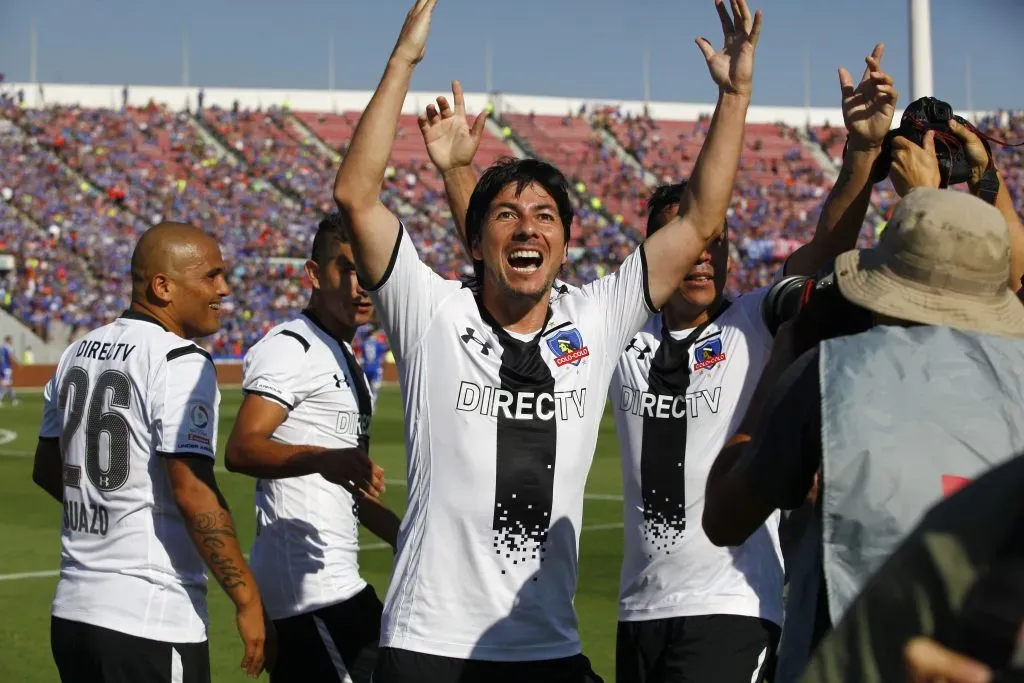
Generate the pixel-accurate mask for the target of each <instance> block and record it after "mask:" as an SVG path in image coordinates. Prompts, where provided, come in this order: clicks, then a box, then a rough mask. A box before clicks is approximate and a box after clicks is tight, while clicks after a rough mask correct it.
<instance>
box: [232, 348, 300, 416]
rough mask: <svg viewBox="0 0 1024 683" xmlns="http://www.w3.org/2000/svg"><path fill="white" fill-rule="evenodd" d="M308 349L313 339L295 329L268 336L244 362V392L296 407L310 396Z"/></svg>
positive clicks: (291, 407)
mask: <svg viewBox="0 0 1024 683" xmlns="http://www.w3.org/2000/svg"><path fill="white" fill-rule="evenodd" d="M308 349H309V342H308V341H306V340H305V339H304V338H303V337H302V335H300V334H299V333H297V332H293V331H292V330H283V331H281V332H278V333H276V334H275V335H274V336H272V337H269V338H267V339H264V340H263V341H261V342H260V343H259V344H257V345H256V346H254V347H252V349H250V351H249V353H247V354H246V355H245V360H244V361H242V391H243V392H244V393H246V394H253V395H256V396H261V397H263V398H265V399H268V400H271V401H275V402H277V403H280V404H281V405H282V406H284V407H285V408H287V409H288V410H294V409H295V406H297V405H298V404H299V403H301V402H302V401H303V400H305V399H306V397H307V396H308V395H309V388H308V387H307V386H306V384H307V383H306V382H305V381H304V380H305V378H306V368H307V367H308V364H307V361H306V354H307V353H308Z"/></svg>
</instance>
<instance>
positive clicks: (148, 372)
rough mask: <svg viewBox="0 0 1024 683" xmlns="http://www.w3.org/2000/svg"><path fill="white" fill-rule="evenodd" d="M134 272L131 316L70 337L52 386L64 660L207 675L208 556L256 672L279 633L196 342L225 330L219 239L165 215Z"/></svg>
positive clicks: (50, 457)
mask: <svg viewBox="0 0 1024 683" xmlns="http://www.w3.org/2000/svg"><path fill="white" fill-rule="evenodd" d="M131 274H132V303H131V307H130V308H129V310H127V311H125V312H124V313H123V314H122V315H121V317H120V318H118V319H117V320H116V321H115V322H112V323H110V324H108V325H104V326H103V327H100V328H98V329H96V330H93V331H92V332H90V333H89V334H87V335H86V336H85V337H84V338H82V339H81V340H80V341H78V342H76V343H75V344H73V345H72V346H70V347H69V348H68V349H67V350H66V351H65V352H64V355H63V356H62V357H61V359H60V363H59V364H58V366H57V371H56V373H55V374H54V376H53V378H52V379H51V380H50V382H49V383H48V384H47V385H46V387H45V389H44V392H43V398H44V410H43V424H42V427H41V429H40V433H39V445H38V447H37V449H36V455H35V469H34V472H33V479H34V480H35V481H36V483H37V484H39V486H41V487H42V488H43V489H44V490H45V491H46V492H47V493H49V494H50V495H51V496H53V497H54V498H56V499H57V500H58V501H61V502H62V503H63V506H64V525H63V531H62V535H61V570H60V581H59V582H58V583H57V592H56V595H55V596H54V599H53V610H52V620H51V646H52V649H53V657H54V660H55V661H56V663H57V669H58V670H59V672H60V677H61V680H62V681H64V683H73V682H75V681H88V682H89V683H96V682H97V681H99V682H102V683H138V682H140V681H182V682H183V683H206V682H208V681H209V680H210V653H209V646H208V643H207V633H206V629H207V626H208V617H207V608H206V574H205V572H204V571H203V569H204V568H203V563H204V562H205V563H206V566H207V567H209V569H210V571H211V572H212V573H213V575H214V577H215V578H216V579H217V581H218V582H219V583H220V585H221V587H222V588H223V589H224V591H225V592H226V593H227V594H228V597H230V598H231V600H232V602H234V604H235V608H236V622H237V625H238V632H239V634H240V635H241V637H242V642H243V643H244V645H245V656H244V657H243V659H242V669H244V670H245V671H246V673H247V674H249V675H250V676H252V677H254V678H255V677H256V676H258V675H259V673H260V671H262V670H263V668H264V664H265V659H266V660H267V663H269V660H270V659H271V657H270V656H269V655H271V654H272V652H271V650H272V648H270V647H269V643H268V642H267V636H268V635H271V634H272V627H271V629H270V630H268V627H267V625H266V624H265V622H264V612H263V605H262V602H261V600H260V595H259V591H258V590H257V588H256V581H255V580H254V579H253V577H252V574H251V573H250V572H249V567H248V566H247V565H246V563H245V559H244V558H243V557H242V552H241V550H240V549H239V547H238V540H237V539H236V538H235V527H234V522H233V521H232V519H231V513H230V512H229V511H228V507H227V503H226V502H225V501H224V498H223V497H222V496H221V494H220V491H219V490H218V488H217V483H216V481H215V479H214V475H213V465H214V459H215V453H216V448H217V419H218V409H219V405H220V391H219V390H218V388H217V372H216V370H215V368H214V365H213V360H212V359H211V358H210V355H209V354H208V353H207V352H206V351H204V350H203V349H202V348H200V347H199V346H197V345H196V344H195V343H194V342H192V341H187V340H189V339H197V338H200V337H205V336H207V335H210V334H213V333H214V332H216V331H217V329H218V328H219V326H220V321H219V315H220V302H221V300H222V299H223V298H224V297H226V296H228V294H229V293H230V290H229V289H228V285H227V282H226V281H225V279H224V261H223V259H222V258H221V253H220V247H218V246H217V243H216V242H215V241H214V240H213V239H212V238H211V237H209V236H207V235H205V234H203V233H202V232H200V231H199V230H197V229H196V228H193V227H191V226H189V225H183V224H180V223H161V224H159V225H157V226H156V227H153V228H151V229H150V230H148V231H146V233H145V234H143V235H142V237H141V238H140V239H139V242H138V244H137V245H136V247H135V252H134V253H133V254H132V262H131ZM265 646H266V650H265ZM265 652H266V653H267V655H268V656H267V657H266V658H265Z"/></svg>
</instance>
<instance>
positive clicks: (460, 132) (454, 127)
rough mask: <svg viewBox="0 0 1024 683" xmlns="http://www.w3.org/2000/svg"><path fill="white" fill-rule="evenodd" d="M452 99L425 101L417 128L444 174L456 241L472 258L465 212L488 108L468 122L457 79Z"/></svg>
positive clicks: (431, 158) (453, 84) (473, 181)
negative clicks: (427, 102) (451, 103)
mask: <svg viewBox="0 0 1024 683" xmlns="http://www.w3.org/2000/svg"><path fill="white" fill-rule="evenodd" d="M452 101H453V102H454V103H455V108H454V109H452V107H451V105H449V104H448V98H446V97H444V96H443V95H442V96H441V97H438V98H437V106H436V107H435V106H434V105H433V104H430V105H427V112H426V114H420V116H419V123H420V132H421V133H423V142H424V144H425V145H426V146H427V154H429V155H430V161H432V162H433V164H434V167H435V168H437V170H438V172H440V173H441V176H442V177H443V178H444V189H445V192H446V193H447V194H448V206H449V208H450V209H451V212H452V220H453V221H455V229H456V230H457V231H458V234H459V242H460V243H461V244H462V246H463V248H464V249H465V250H466V254H467V255H469V256H470V258H472V255H471V253H470V250H469V244H467V242H466V213H467V212H468V210H469V200H470V198H471V197H472V196H473V190H474V189H475V188H476V172H475V171H474V170H473V157H474V156H476V152H477V150H478V149H479V148H480V141H481V140H483V137H484V127H485V126H486V125H487V114H488V112H487V111H486V110H485V111H484V112H482V113H481V114H480V115H479V116H477V117H476V120H475V121H474V122H473V124H472V126H470V123H469V119H468V118H467V117H466V98H465V97H464V96H463V94H462V84H461V83H459V82H458V81H452Z"/></svg>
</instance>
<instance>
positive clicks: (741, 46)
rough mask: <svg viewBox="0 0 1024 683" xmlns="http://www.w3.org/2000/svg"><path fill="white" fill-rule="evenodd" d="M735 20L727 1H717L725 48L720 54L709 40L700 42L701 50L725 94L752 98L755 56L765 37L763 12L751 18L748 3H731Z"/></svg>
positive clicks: (702, 39)
mask: <svg viewBox="0 0 1024 683" xmlns="http://www.w3.org/2000/svg"><path fill="white" fill-rule="evenodd" d="M730 3H731V4H732V13H733V16H732V17H730V16H729V10H727V9H726V8H725V2H724V0H715V9H717V10H718V18H719V19H721V21H722V33H723V34H724V36H725V45H724V47H723V48H722V49H721V50H719V51H717V52H716V51H715V49H714V48H713V47H712V46H711V42H710V41H708V39H707V38H704V37H701V38H697V47H699V48H700V51H701V52H702V53H704V59H705V60H707V63H708V70H709V71H711V78H712V79H714V81H715V83H716V84H717V85H718V89H719V90H720V91H721V92H722V93H727V94H736V95H743V96H746V97H750V94H751V93H752V92H753V88H754V52H755V51H756V50H757V41H758V38H760V36H761V10H757V13H755V14H751V13H750V8H749V7H747V2H746V0H730Z"/></svg>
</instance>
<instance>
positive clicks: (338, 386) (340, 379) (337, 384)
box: [332, 375, 348, 389]
mask: <svg viewBox="0 0 1024 683" xmlns="http://www.w3.org/2000/svg"><path fill="white" fill-rule="evenodd" d="M332 376H333V377H334V388H335V389H341V385H342V384H344V385H345V386H346V387H347V386H348V378H346V377H345V375H341V376H340V377H339V376H338V375H332Z"/></svg>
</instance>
